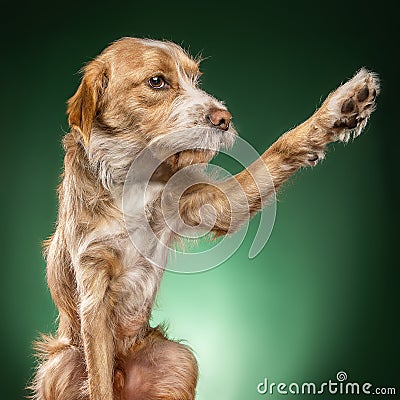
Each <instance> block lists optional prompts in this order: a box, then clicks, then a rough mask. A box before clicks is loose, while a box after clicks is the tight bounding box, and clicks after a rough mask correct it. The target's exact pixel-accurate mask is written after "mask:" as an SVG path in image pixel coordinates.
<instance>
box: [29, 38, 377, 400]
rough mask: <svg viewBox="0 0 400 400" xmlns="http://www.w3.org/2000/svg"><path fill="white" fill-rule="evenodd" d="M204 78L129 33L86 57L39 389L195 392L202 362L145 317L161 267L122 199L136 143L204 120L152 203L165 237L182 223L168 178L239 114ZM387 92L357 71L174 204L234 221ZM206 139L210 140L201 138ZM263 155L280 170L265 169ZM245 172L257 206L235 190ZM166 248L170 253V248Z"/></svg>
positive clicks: (202, 156) (227, 131) (50, 267)
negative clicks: (254, 154)
mask: <svg viewBox="0 0 400 400" xmlns="http://www.w3.org/2000/svg"><path fill="white" fill-rule="evenodd" d="M199 77H200V71H199V63H198V62H197V61H196V60H194V59H192V58H190V56H189V55H188V54H187V53H185V52H184V51H183V50H182V49H181V48H180V47H179V46H177V45H175V44H173V43H170V42H159V41H154V40H148V39H134V38H123V39H121V40H119V41H117V42H115V43H113V44H111V45H110V46H109V47H108V48H106V49H105V50H104V51H103V52H102V53H101V54H100V55H99V56H98V57H97V58H96V59H94V60H93V61H91V62H89V63H88V64H87V65H86V67H85V68H84V74H83V78H82V81H81V84H80V86H79V88H78V90H77V91H76V93H75V94H74V96H73V97H72V98H71V99H70V100H69V101H68V116H69V124H70V127H71V130H70V132H69V133H68V134H67V135H66V136H65V137H64V141H63V144H64V149H65V162H64V172H63V175H62V182H61V184H60V187H59V189H58V194H59V214H58V221H57V227H56V230H55V233H54V235H53V236H52V237H51V238H50V239H49V240H48V241H47V242H46V243H45V254H46V258H47V279H48V285H49V288H50V291H51V295H52V298H53V300H54V302H55V304H56V306H57V308H58V310H59V320H58V330H57V333H56V335H55V336H54V337H53V336H43V337H42V338H41V340H40V341H38V342H37V343H36V349H37V354H38V357H39V365H38V369H37V372H36V375H35V378H34V380H33V383H32V390H33V397H34V398H35V399H38V400H39V399H40V400H61V399H65V400H77V399H90V400H112V399H121V400H122V399H123V400H147V399H152V400H158V399H160V400H161V399H165V400H166V399H169V400H191V399H194V397H195V390H196V383H197V375H198V371H197V363H196V360H195V358H194V356H193V354H192V352H191V350H190V349H189V348H188V347H186V346H185V345H183V344H181V343H177V342H174V341H171V340H168V339H167V338H166V335H165V332H164V331H163V330H162V329H161V328H159V327H157V328H152V327H150V326H149V322H148V321H149V317H150V312H151V309H152V305H153V302H154V299H155V296H156V292H157V290H158V288H159V285H160V281H161V278H162V275H163V269H162V268H159V267H158V266H156V265H154V264H153V263H152V262H150V261H149V260H148V258H146V257H144V256H143V255H142V254H141V253H140V252H139V251H138V249H137V248H135V246H134V245H133V243H132V241H131V240H130V239H129V234H128V233H127V230H126V226H125V224H124V218H123V211H122V205H121V204H122V188H123V185H124V180H125V178H126V175H127V172H128V169H129V167H130V165H131V164H132V162H133V160H135V158H136V157H137V156H138V154H139V153H140V152H141V151H142V150H143V149H145V148H146V146H149V144H150V143H153V144H154V143H156V146H155V147H154V148H155V149H156V152H157V143H158V142H159V143H160V144H159V147H158V148H159V150H160V155H161V154H162V151H163V149H164V148H165V146H168V145H169V141H172V139H171V138H172V137H173V133H174V132H175V133H176V132H179V131H184V130H185V129H190V128H197V132H198V133H197V134H195V133H194V134H193V135H192V136H190V135H188V137H185V138H183V137H182V140H183V141H187V143H188V144H190V149H189V150H184V151H180V152H177V153H176V154H173V155H172V156H169V157H168V158H167V159H165V160H164V159H163V163H162V164H161V167H160V169H159V170H158V173H157V174H156V175H157V176H156V175H155V177H154V179H153V180H151V181H150V182H149V187H150V189H151V190H150V191H149V193H150V195H149V196H147V200H146V204H145V207H146V214H147V215H148V216H149V218H150V219H151V224H152V227H153V228H154V230H155V231H156V232H157V235H158V236H159V237H163V238H164V239H163V240H164V242H165V243H167V242H168V243H169V242H170V241H171V240H172V239H173V232H172V231H171V229H170V227H169V226H167V224H165V222H164V219H163V215H162V213H161V212H160V198H161V193H162V191H163V187H164V186H165V183H166V182H167V181H168V180H169V178H171V177H172V176H173V175H174V174H175V173H176V172H177V171H179V170H181V169H182V168H183V167H186V166H188V165H191V164H197V163H207V162H208V161H210V160H211V158H212V157H213V156H214V155H215V154H216V152H217V151H218V148H221V149H222V148H225V147H228V146H230V145H232V141H233V140H232V137H233V138H234V136H235V135H236V132H235V130H234V128H233V126H232V123H231V115H230V113H229V112H228V111H227V109H226V107H225V105H224V104H223V103H221V102H219V101H218V100H216V99H215V98H213V97H212V96H210V95H209V94H207V93H205V92H203V91H202V90H201V89H200V88H199V87H198V85H197V83H198V79H199ZM378 92H379V84H378V79H377V77H376V75H374V74H373V73H370V72H368V71H367V70H365V69H361V70H360V71H359V72H358V73H357V74H356V75H355V76H354V77H353V78H352V79H351V80H349V81H348V82H347V83H345V84H343V85H342V86H340V87H339V88H338V89H337V90H335V91H334V92H332V93H331V94H330V95H329V96H328V97H327V99H326V100H325V101H324V102H323V104H322V106H321V107H320V108H319V109H318V110H317V111H316V112H315V113H314V114H313V115H312V116H311V117H310V118H309V119H307V120H306V121H305V122H303V123H302V124H301V125H299V126H297V127H296V128H294V129H292V130H291V131H289V132H287V133H286V134H284V135H283V136H281V137H280V138H279V139H278V140H277V141H276V142H275V143H274V144H273V145H272V146H271V147H270V148H269V149H268V150H267V151H266V152H265V153H264V154H262V156H261V157H260V158H259V159H258V160H257V161H255V162H254V163H253V164H252V165H250V167H248V168H247V169H245V170H243V171H242V172H240V173H239V174H237V175H235V176H234V177H231V178H229V179H227V180H225V181H221V182H220V181H218V182H217V181H216V182H213V183H212V184H207V183H203V184H197V185H194V186H193V187H191V188H190V189H189V190H186V191H185V192H184V193H183V195H182V196H180V198H179V199H178V200H177V202H176V204H177V207H178V208H179V214H180V217H181V218H182V221H183V222H184V223H185V224H186V225H188V226H190V227H197V226H200V225H201V224H202V223H203V220H204V219H206V220H207V218H208V217H209V216H208V214H207V213H208V212H210V213H211V211H208V210H210V209H211V208H212V209H213V211H212V213H213V215H212V216H210V220H212V221H213V226H212V231H213V232H214V233H215V234H216V235H224V234H226V233H228V232H229V233H230V232H233V231H234V230H235V229H237V228H238V227H239V226H240V224H242V223H244V222H245V220H246V219H247V218H248V215H252V214H254V213H255V212H257V211H258V210H260V208H261V207H262V206H263V205H264V204H266V201H267V200H268V198H269V197H270V196H271V195H272V194H273V193H274V191H275V190H277V188H279V187H280V186H281V184H282V183H283V182H285V180H286V179H288V178H289V177H290V176H291V175H292V174H293V173H294V172H295V171H296V170H298V169H299V168H301V167H304V166H314V165H316V164H317V162H318V160H320V159H321V158H323V157H324V153H325V149H326V146H327V145H328V144H329V143H331V142H334V141H338V140H342V141H346V140H348V139H349V137H350V136H351V135H352V136H353V137H355V136H358V134H359V133H360V132H361V130H362V128H364V126H365V124H366V122H367V120H368V118H369V116H370V114H371V112H372V111H373V109H374V107H375V103H374V101H375V97H376V96H377V94H378ZM190 132H192V131H190ZM169 135H171V136H169ZM161 139H162V140H161ZM174 140H175V139H174ZM207 143H212V144H213V146H214V147H210V149H211V150H207V149H205V148H204V145H206V146H207ZM215 146H216V147H217V148H215ZM160 157H161V156H160ZM265 167H267V169H268V171H269V174H270V176H271V178H272V181H268V182H265V181H264V180H263V179H262V176H263V173H262V171H263V170H264V169H265ZM238 184H239V185H240V187H241V188H242V191H243V193H244V194H245V197H246V200H247V204H243V202H242V201H239V199H238V197H237V196H238V194H237V190H236V189H235V188H236V187H237V185H238ZM171 199H174V196H171ZM175 200H176V199H175ZM171 201H172V200H171ZM205 204H208V205H211V206H212V207H211V208H207V207H206V208H204V207H202V206H203V205H205ZM200 209H202V211H201V213H200ZM201 214H202V215H201ZM233 216H235V218H233ZM156 250H157V249H156ZM161 258H162V259H163V260H165V261H166V254H162V257H161Z"/></svg>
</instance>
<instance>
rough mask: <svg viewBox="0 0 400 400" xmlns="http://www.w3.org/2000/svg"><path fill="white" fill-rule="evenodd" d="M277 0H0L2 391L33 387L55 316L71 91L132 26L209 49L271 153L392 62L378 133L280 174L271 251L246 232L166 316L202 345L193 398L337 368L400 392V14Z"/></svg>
mask: <svg viewBox="0 0 400 400" xmlns="http://www.w3.org/2000/svg"><path fill="white" fill-rule="evenodd" d="M277 3H278V2H263V3H255V2H251V1H247V2H243V3H242V4H240V5H239V4H238V5H235V4H234V3H233V2H232V3H221V2H216V1H215V2H211V3H207V2H181V3H167V2H159V3H157V2H140V3H139V2H133V1H132V2H126V3H122V2H102V1H98V2H96V3H93V4H90V3H80V4H79V3H76V4H74V3H71V2H65V3H56V2H53V3H48V4H44V3H40V2H39V3H37V2H35V3H31V4H24V3H17V2H15V3H14V4H11V3H8V5H7V8H3V18H2V30H4V32H2V42H1V46H2V50H1V53H2V63H1V64H2V74H1V96H0V98H1V102H2V106H1V109H2V121H1V130H2V154H1V171H2V182H1V202H2V203H1V208H0V209H1V212H2V229H1V235H2V237H1V243H2V252H1V256H2V258H1V262H2V276H3V278H2V279H1V283H0V284H1V291H0V295H1V299H0V304H1V307H2V310H1V311H2V316H3V317H2V318H3V322H2V326H1V328H0V329H1V342H0V343H1V355H2V369H3V372H2V373H1V374H0V379H1V386H0V397H1V398H2V399H3V398H4V399H14V398H22V396H23V395H24V391H23V387H24V385H25V383H26V382H27V380H28V378H29V377H30V376H31V375H32V372H33V366H34V360H33V357H32V351H31V342H32V340H34V339H35V338H36V337H37V335H38V333H39V332H41V331H45V332H48V331H50V330H52V329H53V328H54V325H53V320H54V318H55V316H56V312H55V310H54V307H53V305H52V302H51V299H50V296H49V293H48V290H47V287H46V283H45V264H44V261H43V259H42V257H41V249H40V243H41V241H42V240H43V239H44V238H46V237H47V236H48V235H49V234H50V233H51V232H52V230H53V226H54V221H55V219H56V209H57V204H56V194H55V188H56V185H57V182H58V176H59V173H60V171H61V165H62V150H61V146H60V140H61V137H62V135H63V132H65V131H67V129H68V126H67V123H66V118H65V101H66V100H67V98H68V97H70V96H71V95H72V94H73V93H74V90H75V89H76V87H77V85H78V81H79V75H78V74H77V73H76V72H77V71H78V70H79V69H80V68H81V67H82V65H83V63H84V62H86V61H88V60H90V59H91V58H93V57H95V56H96V55H97V54H98V53H99V52H100V51H101V50H102V49H103V48H104V47H105V46H106V45H107V44H108V43H110V42H111V41H113V40H115V39H117V38H119V37H121V36H139V37H151V38H159V39H160V38H164V39H170V40H174V41H176V42H178V43H181V44H183V46H185V47H186V48H188V49H189V50H190V52H191V53H192V54H196V53H198V52H199V51H202V53H203V55H204V56H206V57H207V56H209V58H208V59H207V60H206V61H205V62H204V64H203V67H202V70H203V72H204V73H205V74H204V77H203V88H204V89H205V90H207V91H209V92H210V93H212V94H214V95H215V96H216V97H218V98H220V99H224V100H225V101H226V103H227V105H228V107H229V109H230V111H231V113H232V114H233V115H234V122H235V125H236V127H237V128H238V130H239V132H240V134H241V136H242V137H243V138H245V139H246V140H247V141H249V142H250V143H251V144H252V145H253V146H254V147H255V148H256V149H257V150H258V151H259V152H262V151H263V150H264V149H266V148H267V147H268V146H269V145H270V144H271V143H272V142H273V141H274V140H276V138H277V137H278V136H279V135H280V134H281V133H283V132H284V131H286V130H288V129H290V128H291V127H293V126H295V125H296V124H297V123H299V122H301V121H303V120H304V119H305V118H307V117H308V116H309V115H310V114H311V113H312V112H313V111H314V110H315V108H316V107H317V105H318V104H320V100H321V99H322V98H323V97H325V96H326V95H327V94H328V92H329V91H330V90H332V89H334V88H335V87H336V86H337V85H338V84H339V83H340V82H341V81H343V80H344V79H345V78H348V77H351V76H352V74H353V73H354V71H356V70H357V69H358V68H360V67H361V66H366V67H368V68H369V69H372V70H375V71H377V72H378V73H379V74H380V76H381V79H382V87H383V89H382V94H381V96H380V97H379V98H378V109H377V111H376V112H375V114H374V115H373V117H372V119H371V121H370V124H369V126H368V128H367V130H366V132H365V133H364V135H362V136H361V137H360V138H359V139H357V140H356V141H355V142H354V143H352V144H349V145H347V146H343V145H342V144H335V145H333V146H331V147H330V150H329V153H328V156H327V159H326V161H324V162H323V163H322V165H319V166H318V167H317V168H315V169H313V170H304V171H301V172H299V173H298V174H297V175H296V176H295V177H294V178H293V179H292V180H291V181H290V183H289V184H287V185H286V186H285V188H284V189H283V191H281V192H280V194H279V202H278V209H277V218H276V223H275V227H274V230H273V232H272V235H271V238H270V240H269V242H268V244H267V245H266V246H265V248H264V249H263V251H262V252H261V254H259V255H258V256H257V257H256V258H255V259H253V260H249V259H248V258H247V253H248V249H249V245H250V243H251V237H250V238H247V239H246V240H245V242H244V243H243V245H242V247H241V248H240V249H239V250H238V251H237V252H236V253H235V254H234V256H232V257H231V258H230V259H229V260H228V261H226V262H225V263H224V264H223V265H221V266H219V267H218V268H216V269H213V270H211V271H209V272H206V273H199V274H195V275H181V274H176V273H166V275H165V278H164V281H163V284H162V288H161V292H160V295H159V300H158V305H157V308H156V310H155V312H154V322H157V321H161V320H167V321H169V323H170V334H171V336H172V337H175V338H184V339H186V340H187V341H188V343H189V344H191V346H192V347H193V349H194V350H195V352H196V354H197V356H198V360H199V363H200V382H199V390H198V393H199V395H198V398H199V399H204V400H205V399H207V400H217V399H218V400H219V399H232V400H253V399H261V398H263V397H265V398H268V397H270V396H268V395H266V396H261V395H259V394H257V391H256V386H257V384H258V383H259V382H261V381H262V380H263V379H264V377H267V378H269V379H270V380H272V381H275V382H287V383H290V382H304V381H313V382H322V381H327V380H329V379H334V378H335V376H336V373H337V372H338V371H340V370H344V371H346V372H347V375H348V376H349V381H353V382H361V383H362V382H365V381H368V382H371V383H372V384H373V385H374V386H375V387H376V386H378V387H391V386H397V388H398V392H399V391H400V380H399V376H400V374H399V361H398V360H399V321H398V320H399V296H398V291H399V272H398V267H399V263H398V260H397V250H398V244H397V241H398V234H397V227H398V225H397V219H398V218H397V217H398V197H397V186H398V184H399V182H398V181H399V179H398V172H399V170H398V167H397V159H398V151H399V150H398V144H399V139H398V136H399V132H398V128H397V126H395V119H396V117H397V116H398V104H399V102H398V95H399V84H398V80H399V79H398V65H399V64H398V59H397V53H398V45H399V35H398V34H397V29H398V28H396V25H397V22H398V21H397V17H396V12H395V10H394V9H392V8H391V7H390V6H389V5H388V4H385V2H382V1H381V2H378V3H376V4H374V5H373V6H372V5H371V6H369V5H368V3H362V2H346V3H340V2H334V3H332V2H329V3H326V4H325V5H322V4H321V3H320V2H319V3H317V2H315V4H313V5H312V4H311V3H309V4H307V3H304V2H293V3H292V4H290V2H282V5H277ZM255 226H256V225H255V224H254V222H253V223H252V225H251V230H253V231H254V228H255ZM211 262H212V260H210V263H211ZM25 394H26V393H25ZM285 397H287V398H290V396H277V397H276V398H285ZM299 397H300V396H299ZM311 397H312V396H311ZM311 397H310V398H311ZM313 397H314V398H315V396H313ZM323 397H324V398H328V397H327V396H323ZM344 397H345V396H342V398H344ZM355 397H356V396H355ZM303 398H307V396H304V397H303ZM358 398H361V396H359V397H358ZM375 398H377V396H375ZM386 398H389V397H388V396H387V397H386Z"/></svg>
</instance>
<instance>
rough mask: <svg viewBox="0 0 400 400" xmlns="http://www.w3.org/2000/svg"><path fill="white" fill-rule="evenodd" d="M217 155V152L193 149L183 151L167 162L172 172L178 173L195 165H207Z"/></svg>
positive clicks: (169, 158)
mask: <svg viewBox="0 0 400 400" xmlns="http://www.w3.org/2000/svg"><path fill="white" fill-rule="evenodd" d="M216 154H217V151H213V150H204V149H193V150H183V151H179V152H178V153H175V154H173V155H172V156H170V157H168V158H167V159H166V160H165V163H166V164H167V165H168V166H169V167H170V168H171V170H172V171H177V170H179V169H182V168H184V167H187V166H189V165H194V164H207V163H209V162H210V161H211V159H212V158H213V157H214V156H215V155H216Z"/></svg>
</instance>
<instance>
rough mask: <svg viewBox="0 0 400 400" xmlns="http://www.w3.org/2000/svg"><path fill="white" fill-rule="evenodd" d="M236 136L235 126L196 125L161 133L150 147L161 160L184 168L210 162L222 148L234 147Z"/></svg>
mask: <svg viewBox="0 0 400 400" xmlns="http://www.w3.org/2000/svg"><path fill="white" fill-rule="evenodd" d="M236 137H237V133H236V131H235V129H234V128H233V127H231V128H229V130H226V131H224V130H221V129H217V128H210V127H199V126H195V127H191V128H185V129H180V130H176V131H170V132H166V133H165V134H161V135H159V136H157V137H156V138H154V139H153V140H152V141H151V142H150V143H149V147H150V149H151V151H152V153H153V154H154V156H155V157H156V158H158V159H159V160H160V161H166V160H169V164H171V165H175V166H178V168H182V167H184V166H186V165H191V164H199V163H208V162H209V161H210V160H211V159H212V158H213V157H214V156H215V155H216V154H217V153H218V152H219V151H220V150H221V149H228V148H230V147H232V145H233V144H234V142H235V139H236Z"/></svg>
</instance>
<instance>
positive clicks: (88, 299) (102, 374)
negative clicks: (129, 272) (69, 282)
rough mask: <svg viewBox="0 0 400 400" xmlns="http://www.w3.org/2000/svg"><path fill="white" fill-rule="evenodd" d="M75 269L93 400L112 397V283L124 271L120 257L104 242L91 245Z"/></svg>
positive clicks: (90, 392)
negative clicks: (103, 243)
mask: <svg viewBox="0 0 400 400" xmlns="http://www.w3.org/2000/svg"><path fill="white" fill-rule="evenodd" d="M74 268H75V275H76V280H77V288H78V292H79V298H80V307H79V317H80V320H81V336H82V340H83V347H84V352H85V361H86V369H87V374H88V384H89V395H90V400H112V399H113V369H114V357H115V354H114V352H115V351H114V337H113V336H114V335H113V326H112V317H113V315H112V314H113V310H114V307H115V304H116V301H117V291H116V290H115V289H114V287H113V286H114V284H115V281H116V279H117V277H118V275H119V274H120V271H121V265H120V261H119V256H118V254H117V252H116V251H115V250H113V249H111V248H109V247H107V246H105V245H94V246H90V247H88V248H87V249H86V250H85V251H84V253H83V254H82V255H81V256H80V257H79V262H78V265H76V266H74Z"/></svg>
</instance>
